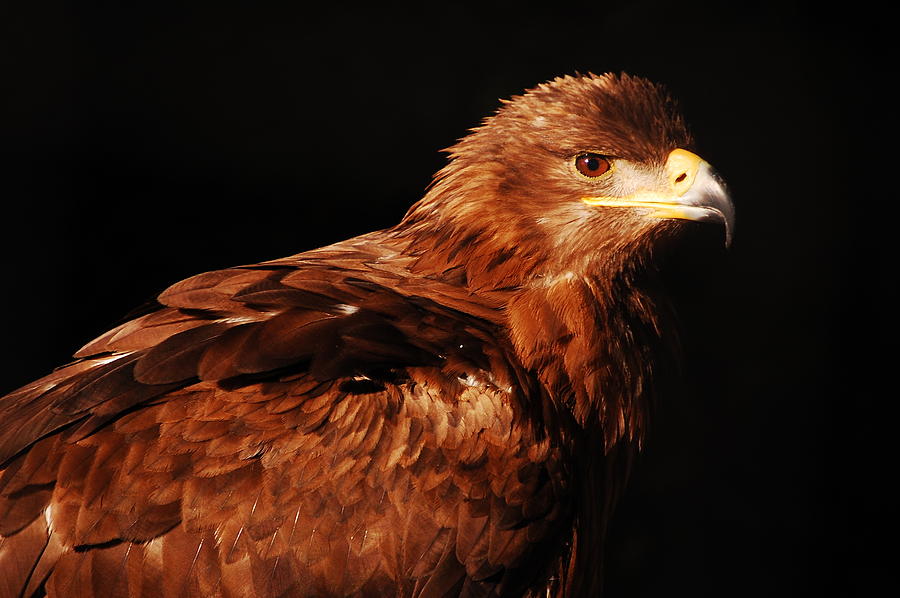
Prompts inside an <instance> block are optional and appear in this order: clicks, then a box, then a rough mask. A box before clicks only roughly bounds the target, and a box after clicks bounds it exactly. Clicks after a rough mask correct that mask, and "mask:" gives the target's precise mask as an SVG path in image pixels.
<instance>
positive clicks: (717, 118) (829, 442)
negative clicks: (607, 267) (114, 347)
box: [0, 1, 896, 597]
mask: <svg viewBox="0 0 900 598" xmlns="http://www.w3.org/2000/svg"><path fill="white" fill-rule="evenodd" d="M10 4H11V3H10ZM249 6H254V7H253V8H250V7H249ZM882 21H883V15H878V14H869V13H867V12H866V11H865V10H864V6H863V5H859V4H854V5H847V6H846V7H842V9H841V10H840V12H836V13H835V14H834V15H830V14H827V13H826V12H824V9H823V8H822V7H819V6H816V5H805V4H802V3H796V2H794V3H792V2H780V3H771V4H765V3H762V4H761V3H746V4H745V3H711V2H690V3H684V2H680V3H679V2H662V1H646V2H631V3H623V4H615V5H613V4H605V3H602V2H595V3H580V4H576V3H561V4H558V5H556V6H555V7H553V8H551V7H549V6H545V7H543V8H535V7H530V8H529V7H527V6H525V5H524V4H520V3H512V2H503V3H497V4H491V5H487V4H483V5H474V6H466V5H461V4H455V3H440V4H436V5H435V6H432V7H430V8H427V9H426V8H418V9H416V8H412V9H411V8H403V9H400V8H396V9H394V8H388V7H386V6H380V7H378V8H373V7H369V8H356V7H353V6H351V5H349V4H343V3H334V6H333V8H326V9H322V8H321V7H320V8H319V9H318V10H316V11H312V10H311V9H309V8H300V7H299V3H298V6H297V7H295V8H293V9H290V10H285V9H283V8H278V9H275V8H266V7H261V6H260V5H247V6H245V7H243V8H234V7H225V6H223V5H215V4H211V5H201V4H197V3H189V4H188V3H186V5H183V6H179V7H164V6H163V5H161V4H158V3H154V4H149V3H148V4H147V5H145V6H143V7H138V6H132V7H130V8H127V9H126V8H122V7H121V6H118V5H116V4H113V3H110V4H106V5H98V4H87V3H82V4H80V5H79V7H77V8H76V7H72V6H68V7H58V6H47V5H43V4H40V3H32V4H29V5H28V6H27V7H25V8H23V7H17V8H11V7H9V6H6V5H4V7H3V8H2V9H0V23H2V25H0V27H2V30H0V40H2V41H0V43H2V44H3V52H2V56H0V61H2V63H0V67H2V82H0V86H2V97H0V102H2V104H0V106H2V111H0V126H2V130H0V151H2V155H0V160H2V166H0V168H2V170H3V171H4V174H3V175H2V176H3V178H2V180H0V205H2V212H0V222H2V231H3V234H2V238H0V259H2V287H0V314H2V318H3V338H2V345H0V346H2V350H3V351H5V356H4V357H5V358H4V360H3V362H2V368H3V369H2V381H0V391H8V390H12V389H13V388H15V387H17V386H19V385H21V384H24V383H26V382H28V381H30V380H31V379H33V378H36V377H38V376H40V375H42V374H44V373H46V372H47V371H48V370H49V369H51V368H52V367H54V366H56V365H59V364H61V363H64V362H65V361H66V360H67V359H68V356H69V355H70V354H71V353H72V352H73V351H75V350H76V349H77V348H78V347H80V346H81V344H83V343H84V342H85V341H87V340H89V339H90V338H93V337H94V336H96V335H97V334H99V333H101V332H103V331H104V330H106V329H107V328H108V327H110V326H111V325H113V324H115V323H116V322H117V321H118V320H119V318H121V316H123V315H124V314H125V313H127V312H128V311H129V310H130V309H131V308H133V307H135V306H137V305H138V304H140V303H142V302H143V301H144V300H145V299H147V298H149V297H151V296H153V295H154V294H155V293H157V292H159V291H160V290H162V289H163V288H165V287H166V286H168V285H169V284H170V283H172V282H175V281H177V280H179V279H181V278H184V277H187V276H189V275H192V274H194V273H197V272H201V271H206V270H211V269H216V268H221V267H226V266H230V265H235V264H243V263H251V262H255V261H259V260H264V259H271V258H276V257H281V256H284V255H289V254H292V253H296V252H299V251H302V250H305V249H310V248H314V247H318V246H321V245H324V244H327V243H330V242H333V241H337V240H340V239H344V238H347V237H350V236H353V235H356V234H359V233H363V232H367V231H370V230H374V229H377V228H383V227H387V226H389V225H391V224H394V223H395V222H397V221H398V220H399V219H400V218H401V216H402V215H403V213H404V211H405V210H406V208H407V207H408V206H409V205H410V204H411V203H412V202H413V201H414V200H416V199H417V198H418V197H420V196H421V194H422V191H423V189H424V187H425V186H426V185H427V183H428V182H429V180H430V176H431V174H432V172H434V171H435V170H436V169H438V168H439V167H440V166H441V165H442V164H443V162H444V158H443V156H442V155H441V154H440V153H439V152H438V150H439V149H440V148H444V147H447V146H449V145H451V144H452V143H453V142H454V141H455V140H456V139H457V138H459V137H461V136H463V135H465V133H466V130H467V129H468V128H469V127H472V126H475V125H476V124H478V122H479V120H480V119H481V118H482V117H484V116H486V115H488V114H489V113H491V112H492V111H493V110H494V109H495V108H496V107H497V105H498V99H499V98H505V97H509V96H510V95H513V94H517V93H520V92H521V91H522V90H523V89H525V88H528V87H532V86H534V85H535V84H537V83H539V82H542V81H544V80H547V79H550V78H553V77H554V76H557V75H561V74H566V73H569V74H571V73H574V72H576V71H581V72H586V71H591V72H597V73H601V72H606V71H621V70H625V71H628V72H630V73H633V74H640V75H643V76H646V77H649V78H651V79H654V80H658V81H660V82H663V83H665V84H666V85H667V86H668V87H669V88H670V89H671V91H672V92H673V94H674V95H675V96H676V97H677V98H678V99H679V100H680V102H681V105H682V107H683V109H684V112H685V114H686V116H687V119H688V122H689V123H691V125H692V128H693V130H694V132H695V136H696V138H697V140H698V150H699V153H700V154H701V155H703V156H704V157H706V158H707V159H708V160H709V161H711V162H712V163H713V164H715V165H716V166H717V168H718V169H719V170H720V172H721V173H722V174H723V175H724V176H725V177H726V179H727V180H728V182H729V185H730V187H731V189H732V191H733V195H734V198H735V202H736V205H737V214H738V228H737V234H736V238H735V243H734V245H733V247H732V249H731V250H730V251H728V252H725V251H724V250H723V249H722V248H721V247H720V243H719V241H720V239H719V238H718V237H716V235H715V234H713V233H710V234H707V235H706V236H704V233H702V232H701V233H698V234H699V237H698V239H695V240H692V241H691V242H690V243H688V244H687V246H686V249H685V250H684V251H682V252H681V253H679V254H677V255H676V258H677V259H675V260H673V263H672V264H670V266H669V270H668V273H669V275H668V277H669V279H670V283H671V285H672V293H673V295H674V296H675V298H676V300H677V302H678V307H679V312H680V316H681V319H682V324H683V328H684V330H685V332H684V344H685V347H686V354H687V365H686V370H685V373H686V375H685V382H684V389H683V390H681V391H680V392H678V393H675V394H673V395H672V396H669V397H666V400H665V401H664V404H663V406H662V408H661V414H660V416H659V417H658V419H657V422H656V425H655V428H654V431H653V434H652V436H651V439H650V441H649V442H648V446H647V450H646V452H645V454H644V456H643V458H642V460H641V461H640V462H639V464H638V468H637V470H636V473H635V475H634V477H633V479H632V484H631V486H630V489H629V491H628V493H627V494H626V496H625V499H624V502H623V504H622V506H621V508H620V509H619V511H618V514H617V518H616V520H615V522H614V525H613V529H612V537H611V540H610V558H609V561H608V563H607V567H608V571H609V574H608V577H609V579H608V589H609V596H612V597H620V596H621V597H631V596H653V597H656V596H673V595H675V596H678V595H687V594H689V595H693V596H806V595H829V594H831V593H832V592H833V593H834V595H860V596H867V595H870V594H871V593H874V591H875V588H877V587H878V585H879V583H881V581H882V580H883V579H886V578H887V564H888V562H889V561H888V559H889V558H890V557H889V556H888V554H889V553H888V552H886V550H885V549H884V547H883V543H882V540H883V539H886V535H887V534H888V532H887V531H886V528H885V526H886V524H887V522H886V521H885V515H884V513H885V512H887V511H888V510H889V507H891V506H893V504H894V498H893V497H892V496H891V495H890V494H889V493H887V492H886V491H885V490H884V489H883V488H882V486H881V480H882V479H884V478H885V477H886V476H892V475H894V473H895V472H896V468H895V467H892V468H888V467H887V466H886V463H887V455H886V451H887V448H888V444H889V441H890V438H889V434H888V433H889V428H890V426H891V423H890V422H891V420H890V418H889V417H888V416H887V415H886V409H887V405H888V404H889V403H891V402H892V401H894V400H895V399H896V390H893V391H885V390H883V389H881V387H880V385H879V383H878V380H877V372H879V371H881V369H882V366H886V365H887V357H886V355H885V351H886V349H885V347H884V345H885V344H886V341H887V339H888V336H889V335H888V332H887V331H886V326H887V325H888V324H889V323H890V319H891V317H890V314H891V312H893V311H894V310H895V306H896V302H895V301H892V300H889V299H888V297H887V294H886V285H885V284H884V283H885V281H886V280H887V269H886V264H882V261H881V260H882V257H881V255H882V247H881V245H882V242H881V239H883V236H882V235H880V234H879V228H880V227H879V223H880V222H885V219H886V218H889V217H890V216H891V213H890V212H889V211H887V210H880V209H879V206H883V205H885V202H886V201H887V199H886V197H885V188H881V189H880V190H879V189H878V188H877V187H878V185H880V181H881V180H882V177H880V176H879V174H878V173H879V172H882V170H881V169H880V165H879V162H878V157H879V149H878V146H877V145H873V142H875V141H877V139H879V138H881V137H884V136H886V135H887V133H886V130H887V127H888V126H889V125H892V124H895V122H896V118H895V116H894V115H893V113H892V112H884V111H883V110H882V107H881V106H879V105H878V103H879V102H878V101H877V98H878V97H879V94H878V93H877V91H876V88H877V85H876V82H877V81H878V79H879V77H880V76H881V72H882V71H881V70H880V66H881V65H879V63H878V60H877V59H878V57H879V56H883V54H882V53H883V52H884V51H886V48H887V44H888V42H889V41H890V39H889V38H886V37H884V35H883V33H884V32H883V31H882V30H881V28H880V26H879V23H880V22H882ZM889 177H890V175H888V178H889ZM873 183H875V185H874V186H872V187H869V186H868V185H872V184H873ZM710 230H711V229H710ZM714 237H715V238H714Z"/></svg>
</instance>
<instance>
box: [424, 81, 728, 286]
mask: <svg viewBox="0 0 900 598" xmlns="http://www.w3.org/2000/svg"><path fill="white" fill-rule="evenodd" d="M692 145H693V143H692V139H691V135H690V133H689V132H688V130H687V128H686V126H685V124H684V120H683V118H682V117H681V115H680V114H679V113H678V111H677V109H676V106H675V104H674V102H673V101H672V100H671V99H670V98H669V97H668V96H667V95H666V92H665V91H664V90H663V88H662V87H660V86H659V85H656V84H654V83H651V82H649V81H646V80H644V79H640V78H636V77H630V76H628V75H621V76H616V75H603V76H594V75H590V76H585V77H561V78H557V79H555V80H553V81H551V82H549V83H545V84H543V85H540V86H538V87H536V88H535V89H532V90H530V91H528V92H526V93H525V94H524V95H522V96H519V97H515V98H513V99H512V100H509V101H507V102H506V103H505V104H504V106H503V107H502V108H501V109H500V110H499V111H498V112H497V113H496V114H495V115H494V116H492V117H490V118H488V119H486V120H485V121H484V123H483V125H482V126H481V127H479V128H477V129H474V130H473V132H472V134H471V135H469V136H468V137H466V138H464V139H462V140H461V141H460V142H459V143H458V144H457V145H456V146H454V147H452V148H450V149H449V153H450V154H451V157H452V161H451V163H450V165H448V167H447V168H445V169H444V170H442V171H441V172H439V173H438V175H437V180H436V182H435V184H434V186H433V188H432V192H431V193H430V194H429V196H426V199H425V200H424V202H425V204H426V205H429V204H430V205H434V206H441V208H440V209H441V210H444V211H445V213H447V214H452V215H453V216H455V217H456V218H454V217H453V216H450V218H449V222H445V223H443V224H444V225H446V226H450V227H451V228H464V227H465V226H466V222H475V221H478V222H479V225H478V226H479V227H482V226H483V225H482V224H481V222H483V221H484V220H485V219H487V220H490V221H493V222H495V223H497V224H496V225H493V226H492V225H488V226H487V227H486V228H487V229H488V230H489V231H490V233H489V234H490V236H491V237H492V239H488V238H487V235H485V234H481V235H480V240H481V241H482V242H483V250H484V252H486V253H497V252H502V251H510V250H512V249H515V251H516V252H517V253H518V254H519V255H520V256H526V257H527V256H530V255H532V256H538V255H539V254H542V253H543V254H545V255H543V256H541V257H537V258H536V259H535V262H536V263H540V264H541V265H540V266H539V267H538V268H537V269H536V270H535V271H534V273H535V274H538V275H546V274H548V273H554V272H555V271H557V270H560V269H561V270H565V271H573V270H574V271H582V272H589V271H591V270H593V269H596V268H598V267H601V268H602V267H603V265H604V264H602V263H600V264H598V260H599V261H600V262H608V261H609V260H610V258H620V257H624V256H626V255H627V256H630V257H637V258H640V257H643V256H644V254H645V253H646V250H648V249H649V248H650V247H651V246H652V244H653V242H654V241H655V240H656V239H658V238H660V237H661V236H665V235H670V234H676V233H677V232H678V231H681V230H683V229H684V228H685V227H684V226H683V225H680V224H679V223H678V222H677V221H679V220H680V221H682V223H683V221H716V222H719V223H720V224H723V225H724V226H725V236H726V244H727V243H729V242H730V239H731V231H732V229H733V226H734V224H733V220H734V209H733V206H732V204H731V201H730V199H729V197H728V193H727V191H726V190H725V186H724V183H723V182H722V181H721V179H720V178H719V177H718V175H716V173H715V172H714V171H713V169H712V167H711V166H710V165H709V164H708V163H707V162H706V161H705V160H703V159H702V158H700V157H699V156H697V155H696V154H694V153H693V152H692V151H690V148H691V147H692ZM444 206H446V207H444ZM526 269H527V268H526Z"/></svg>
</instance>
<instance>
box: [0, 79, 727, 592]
mask: <svg viewBox="0 0 900 598" xmlns="http://www.w3.org/2000/svg"><path fill="white" fill-rule="evenodd" d="M690 143H691V140H690V137H689V135H688V133H687V131H686V128H685V126H684V123H683V122H682V119H681V117H680V116H678V114H677V112H676V111H675V109H674V107H673V105H672V102H671V101H670V100H669V99H668V98H667V96H666V95H665V93H664V92H663V91H662V90H661V89H660V88H659V87H658V86H656V85H654V84H651V83H649V82H647V81H645V80H643V79H639V78H634V77H629V76H626V75H621V76H613V75H604V76H593V75H590V76H584V77H563V78H559V79H556V80H554V81H552V82H549V83H547V84H544V85H540V86H538V87H537V88H536V89H533V90H531V91H529V92H528V93H526V94H525V95H523V96H521V97H516V98H514V99H513V100H511V101H509V102H507V103H505V105H504V106H503V107H502V108H501V109H500V110H499V111H498V113H497V114H496V115H494V116H492V117H490V118H488V119H487V120H486V121H485V122H484V124H483V126H481V127H479V128H477V129H475V130H473V132H472V133H471V134H470V135H469V136H467V137H466V138H464V139H463V140H461V141H460V142H459V143H458V144H457V145H456V146H454V147H453V148H451V149H450V150H449V153H450V156H451V160H450V162H449V164H448V165H447V166H446V167H445V168H444V169H443V170H441V171H440V172H439V173H438V174H437V175H436V177H435V181H434V183H433V184H432V186H431V187H430V188H429V190H428V192H427V194H426V195H425V197H424V198H423V199H422V200H421V201H419V202H418V203H417V204H415V205H414V206H413V207H412V209H411V210H410V211H409V213H408V214H407V215H406V217H405V218H404V219H403V221H402V222H401V223H400V224H398V225H397V226H395V227H393V228H391V229H388V230H384V231H378V232H374V233H371V234H367V235H363V236H361V237H357V238H354V239H350V240H347V241H343V242H340V243H336V244H334V245H331V246H329V247H325V248H322V249H318V250H314V251H308V252H305V253H301V254H298V255H295V256H291V257H288V258H284V259H279V260H274V261H271V262H265V263H261V264H255V265H250V266H242V267H235V268H230V269H226V270H221V271H216V272H208V273H205V274H200V275H198V276H195V277H193V278H189V279H187V280H185V281H182V282H179V283H177V284H175V285H174V286H172V287H170V288H169V289H168V290H166V291H165V292H164V293H162V294H161V295H160V296H159V298H158V304H156V305H154V306H152V308H151V309H148V310H146V311H145V313H144V315H141V316H139V317H136V318H134V319H132V320H130V321H128V322H126V323H124V324H122V325H121V326H119V327H118V328H116V329H114V330H112V331H110V332H108V333H106V334H104V335H103V336H101V337H99V338H98V339H96V340H94V341H92V342H90V343H88V344H87V345H86V346H85V347H84V348H83V349H81V350H80V351H79V352H78V353H77V354H76V358H77V360H76V361H74V362H73V363H71V364H69V365H66V366H63V367H61V368H59V369H57V370H55V371H54V372H52V373H51V374H49V375H48V376H46V377H44V378H42V379H40V380H38V381H36V382H34V383H32V384H29V385H28V386H25V387H23V388H21V389H19V390H17V391H15V392H13V393H11V394H9V395H8V396H6V397H4V398H3V399H0V468H3V470H2V475H0V597H2V598H6V597H12V596H32V595H40V594H41V593H42V592H46V594H48V595H50V596H60V597H67V596H79V597H81V596H85V597H87V596H95V595H97V596H103V597H104V598H112V597H118V596H123V597H124V596H129V597H137V596H166V597H176V596H271V597H275V596H398V597H413V596H415V597H422V598H425V597H439V596H523V595H528V596H538V595H539V596H546V595H558V596H595V595H597V594H598V593H599V591H600V566H599V563H600V561H601V557H602V554H601V553H602V541H603V535H604V529H605V525H606V522H607V520H608V517H609V515H610V511H611V509H612V507H613V505H614V503H615V500H616V496H617V494H618V493H619V491H620V489H621V486H622V484H623V483H624V480H625V477H626V475H627V471H628V467H629V463H630V461H631V459H632V456H633V454H634V452H635V450H636V449H637V448H638V446H639V445H640V443H641V439H642V435H643V433H644V430H645V425H646V420H647V410H648V404H649V398H650V396H651V393H652V387H653V376H652V374H653V373H654V369H655V367H656V366H655V360H658V359H661V358H665V355H664V354H663V353H664V350H665V348H666V346H667V345H668V344H669V336H668V335H669V334H670V332H669V331H668V328H667V325H668V324H667V321H666V316H665V298H664V297H661V296H659V295H658V294H654V292H653V290H652V288H653V287H652V285H650V286H647V285H646V284H645V283H646V280H647V276H646V274H647V272H650V271H652V255H653V253H652V252H653V249H654V248H655V247H656V246H658V245H659V244H660V243H661V242H662V241H663V240H664V239H670V238H674V237H677V236H678V235H680V234H682V233H684V231H685V230H687V228H688V227H689V226H691V225H688V224H686V223H685V222H684V220H704V219H712V220H718V221H720V222H725V224H726V227H727V228H729V229H730V225H731V210H730V205H729V204H728V202H727V198H726V197H725V195H724V193H723V192H722V188H721V185H719V183H718V181H717V179H716V178H715V176H714V175H713V174H712V173H711V171H709V169H708V167H707V165H705V163H702V162H701V161H699V159H696V160H695V158H696V157H695V156H693V154H688V153H687V152H684V151H683V150H678V149H677V148H686V147H689V146H690ZM673 150H676V151H674V152H673ZM679 151H681V153H679ZM585 155H588V156H589V158H586V159H590V160H595V162H591V163H590V165H591V166H592V167H593V166H597V167H598V168H599V167H606V166H607V165H608V166H609V167H610V170H609V172H608V173H606V174H602V175H600V176H596V177H593V176H586V175H584V174H582V173H581V172H580V171H579V170H578V167H577V165H576V162H575V161H576V160H577V159H578V157H579V156H585ZM685 156H687V157H685ZM678 160H682V161H681V162H679V161H678ZM685 160H686V162H685ZM684 164H687V166H684ZM673 169H675V170H673Z"/></svg>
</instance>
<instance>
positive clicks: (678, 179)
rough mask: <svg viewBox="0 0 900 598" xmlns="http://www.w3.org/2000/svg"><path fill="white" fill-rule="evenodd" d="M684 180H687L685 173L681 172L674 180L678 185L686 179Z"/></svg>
mask: <svg viewBox="0 0 900 598" xmlns="http://www.w3.org/2000/svg"><path fill="white" fill-rule="evenodd" d="M686 178H687V173H686V172H682V173H681V174H679V175H678V176H677V177H676V178H675V182H676V183H680V182H681V181H683V180H684V179H686Z"/></svg>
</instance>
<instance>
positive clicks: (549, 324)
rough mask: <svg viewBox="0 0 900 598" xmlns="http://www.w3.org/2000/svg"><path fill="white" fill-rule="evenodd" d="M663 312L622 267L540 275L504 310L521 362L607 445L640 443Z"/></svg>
mask: <svg viewBox="0 0 900 598" xmlns="http://www.w3.org/2000/svg"><path fill="white" fill-rule="evenodd" d="M658 312H659V310H658V309H657V306H656V305H655V304H654V302H653V300H652V299H651V298H650V296H649V295H648V294H646V293H645V292H643V291H642V290H641V288H640V286H639V285H637V284H636V282H635V280H634V275H633V274H632V271H630V270H622V269H617V270H616V271H614V272H611V273H608V274H605V275H598V274H594V275H584V274H578V273H574V272H566V273H564V274H561V275H557V276H552V277H544V278H543V279H537V280H536V281H535V282H534V283H532V284H530V285H528V286H527V287H524V288H523V289H522V290H521V292H519V293H517V294H516V295H515V296H514V297H513V298H512V299H511V301H510V302H509V305H508V308H507V314H508V328H509V333H510V337H511V340H512V342H513V345H514V347H515V349H516V352H517V354H518V357H519V359H520V361H521V362H522V363H523V365H525V367H526V368H528V369H529V370H531V371H532V372H534V374H535V376H537V377H538V378H539V379H540V382H541V384H542V385H543V386H544V387H545V388H546V389H547V391H548V392H549V394H550V398H551V399H552V401H553V402H554V403H555V404H556V405H559V406H561V407H560V408H562V407H563V406H564V407H565V408H567V409H568V410H569V411H570V412H571V414H572V415H573V417H574V421H575V422H577V425H578V426H579V427H580V428H581V429H582V430H585V431H590V432H591V433H592V434H597V433H599V434H600V435H602V438H603V449H604V451H609V450H611V448H612V447H613V446H614V445H616V444H617V443H618V442H620V441H623V440H624V441H630V442H634V443H636V444H640V442H641V439H642V436H643V432H644V429H645V427H646V419H647V415H648V413H647V412H648V410H649V400H650V394H651V387H652V374H653V371H652V366H651V364H652V363H653V360H654V359H653V358H654V353H655V352H656V350H658V348H659V346H660V340H661V338H662V336H663V333H662V331H661V329H660V318H659V313H658Z"/></svg>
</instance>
